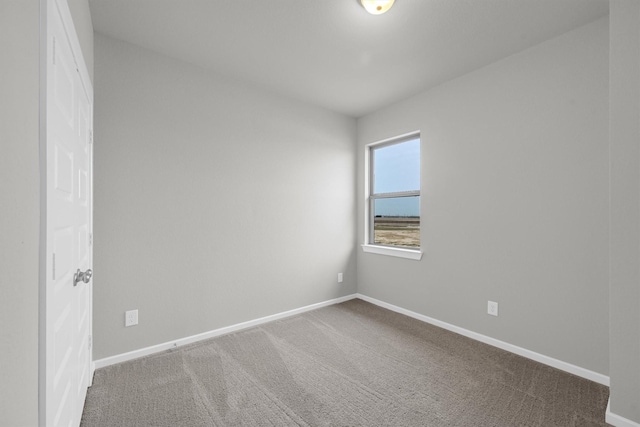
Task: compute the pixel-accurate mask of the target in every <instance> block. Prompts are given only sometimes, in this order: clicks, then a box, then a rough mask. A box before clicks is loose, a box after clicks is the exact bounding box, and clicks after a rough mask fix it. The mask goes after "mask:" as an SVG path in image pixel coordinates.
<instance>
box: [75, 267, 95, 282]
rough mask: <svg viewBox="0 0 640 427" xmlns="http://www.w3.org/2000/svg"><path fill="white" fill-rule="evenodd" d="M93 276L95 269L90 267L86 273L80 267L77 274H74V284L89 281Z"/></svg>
mask: <svg viewBox="0 0 640 427" xmlns="http://www.w3.org/2000/svg"><path fill="white" fill-rule="evenodd" d="M91 276H93V271H91V269H88V270H87V271H85V272H84V273H83V272H82V271H80V269H78V271H76V274H74V275H73V286H76V285H77V284H78V283H80V282H84V283H89V280H91Z"/></svg>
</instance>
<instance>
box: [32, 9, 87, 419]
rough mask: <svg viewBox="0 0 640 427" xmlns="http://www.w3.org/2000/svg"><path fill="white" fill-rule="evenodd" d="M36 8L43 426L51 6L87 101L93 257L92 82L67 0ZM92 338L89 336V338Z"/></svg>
mask: <svg viewBox="0 0 640 427" xmlns="http://www.w3.org/2000/svg"><path fill="white" fill-rule="evenodd" d="M39 8H40V22H39V43H40V46H39V106H38V109H39V136H38V138H39V163H40V166H39V169H40V194H39V203H40V232H39V273H38V425H39V426H41V427H46V426H47V419H46V416H47V414H46V409H47V406H46V402H47V384H46V374H47V372H46V367H47V360H46V357H47V335H46V332H47V324H46V319H47V277H50V276H48V274H49V273H50V269H51V263H49V261H50V260H51V258H52V253H48V245H47V232H48V230H47V219H48V211H47V197H48V195H47V175H48V170H49V165H48V163H47V149H48V141H47V89H48V88H47V73H48V72H49V71H50V68H49V66H48V61H47V57H48V56H47V53H48V49H49V43H48V30H49V24H48V22H49V13H50V9H51V8H58V10H59V12H60V15H61V18H62V22H63V24H64V27H65V30H66V32H67V36H68V40H69V42H70V45H71V50H72V53H73V56H74V58H75V61H76V66H77V69H78V73H79V75H80V79H81V81H82V84H83V85H84V87H85V89H86V92H87V95H88V97H89V103H90V116H91V117H90V122H91V145H92V147H91V153H90V156H89V162H90V165H91V177H90V181H91V186H90V191H91V197H90V200H89V201H88V203H89V210H90V217H91V220H90V224H91V226H90V228H91V230H90V233H91V245H90V248H89V250H90V251H91V252H90V253H91V255H90V257H91V259H93V212H94V206H93V187H94V186H93V176H94V173H93V166H94V162H93V159H94V147H93V104H94V95H93V84H92V82H91V79H90V77H89V70H88V68H87V65H86V61H85V59H84V56H83V54H82V49H81V47H80V41H79V39H78V35H77V33H76V30H75V26H74V24H73V19H72V17H71V11H70V10H69V5H68V3H67V0H39ZM91 268H93V265H92V266H91ZM88 294H89V296H88V299H89V302H88V304H89V307H88V310H89V319H88V320H89V333H90V336H91V337H93V279H92V281H91V286H89V292H88ZM91 341H92V340H91ZM94 371H95V362H94V360H93V345H91V348H90V349H89V386H91V384H92V381H93V373H94Z"/></svg>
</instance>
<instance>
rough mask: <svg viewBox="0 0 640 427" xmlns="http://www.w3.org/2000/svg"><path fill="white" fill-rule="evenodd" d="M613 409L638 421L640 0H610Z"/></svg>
mask: <svg viewBox="0 0 640 427" xmlns="http://www.w3.org/2000/svg"><path fill="white" fill-rule="evenodd" d="M610 13H611V14H610V19H611V40H610V43H611V59H610V66H611V86H610V99H611V107H610V108H611V110H610V132H611V133H610V141H611V142H610V144H611V208H610V209H611V276H610V283H611V284H610V286H611V288H610V295H609V298H610V313H611V315H610V322H611V326H610V332H609V341H610V358H611V373H610V376H611V412H613V413H614V414H616V415H619V416H622V417H624V418H626V419H628V420H632V421H635V422H636V423H640V2H638V1H636V0H613V1H612V2H611V11H610Z"/></svg>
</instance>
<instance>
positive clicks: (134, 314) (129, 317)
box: [124, 310, 138, 326]
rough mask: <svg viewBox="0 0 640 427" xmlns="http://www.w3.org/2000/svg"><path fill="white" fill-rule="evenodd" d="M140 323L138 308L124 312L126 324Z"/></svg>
mask: <svg viewBox="0 0 640 427" xmlns="http://www.w3.org/2000/svg"><path fill="white" fill-rule="evenodd" d="M137 324H138V310H129V311H125V312H124V326H134V325H137Z"/></svg>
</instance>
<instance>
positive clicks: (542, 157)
mask: <svg viewBox="0 0 640 427" xmlns="http://www.w3.org/2000/svg"><path fill="white" fill-rule="evenodd" d="M607 117H608V20H607V19H606V18H604V19H601V20H598V21H595V22H594V23H591V24H589V25H586V26H584V27H581V28H579V29H576V30H574V31H572V32H569V33H566V34H565V35H562V36H560V37H558V38H555V39H552V40H549V41H547V42H545V43H542V44H540V45H538V46H536V47H533V48H531V49H528V50H525V51H523V52H521V53H518V54H516V55H513V56H510V57H508V58H505V59H503V60H501V61H498V62H496V63H494V64H492V65H490V66H487V67H485V68H482V69H479V70H477V71H475V72H472V73H470V74H467V75H465V76H462V77H460V78H458V79H455V80H452V81H450V82H448V83H446V84H443V85H441V86H439V87H437V88H435V89H432V90H430V91H427V92H424V93H422V94H419V95H416V96H415V97H412V98H410V99H408V100H406V101H404V102H400V103H398V104H396V105H392V106H390V107H388V108H385V109H383V110H381V111H378V112H376V113H373V114H370V115H367V116H365V117H363V118H361V119H359V120H358V139H359V150H358V160H359V168H358V171H359V172H358V176H359V181H358V200H359V201H360V202H359V203H358V209H359V213H358V220H359V222H358V235H359V241H360V243H362V242H363V236H364V222H363V220H364V214H363V210H362V207H363V198H364V192H363V190H364V181H363V175H364V171H363V163H364V157H365V154H364V153H365V145H366V144H368V143H372V142H375V141H378V140H381V139H385V138H389V137H393V136H394V135H400V134H404V133H407V132H410V131H414V130H420V131H421V135H422V167H423V170H422V189H421V190H422V193H421V194H422V198H421V199H422V200H421V203H422V204H421V210H422V247H423V249H424V256H423V258H422V260H421V261H411V260H406V259H400V258H391V257H387V256H384V255H376V254H370V253H363V252H362V251H361V250H360V249H359V250H358V252H357V259H358V264H357V265H358V292H360V293H362V294H365V295H368V296H370V297H373V298H378V299H380V300H383V301H386V302H389V303H391V304H395V305H397V306H400V307H403V308H406V309H409V310H412V311H415V312H418V313H421V314H424V315H427V316H430V317H433V318H436V319H439V320H442V321H445V322H448V323H450V324H453V325H456V326H459V327H463V328H466V329H468V330H471V331H475V332H478V333H481V334H484V335H487V336H490V337H493V338H496V339H499V340H502V341H506V342H508V343H511V344H515V345H517V346H520V347H523V348H526V349H529V350H533V351H535V352H539V353H541V354H544V355H547V356H550V357H554V358H556V359H559V360H562V361H565V362H568V363H572V364H575V365H577V366H580V367H582V368H586V369H589V370H592V371H595V372H597V373H601V374H605V375H607V374H608V368H609V366H608V365H609V361H608V352H607V348H608V316H609V311H608V268H609V259H608V250H607V247H608V233H609V228H608V209H607V206H608V144H607V140H608V123H607ZM487 300H492V301H497V302H498V303H499V313H500V316H499V317H492V316H489V315H487Z"/></svg>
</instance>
